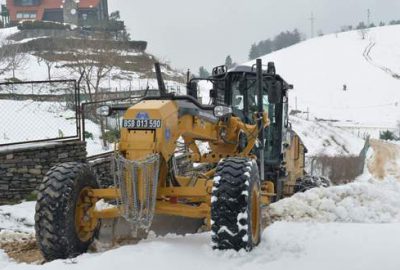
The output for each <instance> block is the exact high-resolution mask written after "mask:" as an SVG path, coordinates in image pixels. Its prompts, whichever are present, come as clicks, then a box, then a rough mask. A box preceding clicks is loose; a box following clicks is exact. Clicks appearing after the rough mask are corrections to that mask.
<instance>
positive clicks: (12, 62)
mask: <svg viewBox="0 0 400 270" xmlns="http://www.w3.org/2000/svg"><path fill="white" fill-rule="evenodd" d="M25 59H26V56H25V55H24V54H23V53H21V51H20V47H19V45H16V44H12V43H11V41H9V40H5V41H3V42H2V43H1V44H0V75H4V74H5V73H7V72H9V71H12V75H13V78H15V71H16V70H17V69H18V68H19V67H21V66H22V65H23V64H24V63H25Z"/></svg>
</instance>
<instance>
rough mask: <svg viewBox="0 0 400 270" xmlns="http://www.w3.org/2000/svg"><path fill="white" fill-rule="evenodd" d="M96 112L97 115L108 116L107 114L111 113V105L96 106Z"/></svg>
mask: <svg viewBox="0 0 400 270" xmlns="http://www.w3.org/2000/svg"><path fill="white" fill-rule="evenodd" d="M96 114H97V115H98V116H103V117H108V116H110V115H111V114H112V110H111V107H110V106H107V105H104V106H101V107H98V108H97V109H96Z"/></svg>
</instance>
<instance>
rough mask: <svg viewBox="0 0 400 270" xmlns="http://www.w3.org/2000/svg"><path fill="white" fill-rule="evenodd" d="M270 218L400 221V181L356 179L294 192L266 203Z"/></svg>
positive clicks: (359, 221)
mask: <svg viewBox="0 0 400 270" xmlns="http://www.w3.org/2000/svg"><path fill="white" fill-rule="evenodd" d="M269 214H270V215H271V219H272V220H285V221H300V222H302V221H312V222H357V223H388V222H400V184H399V182H398V181H395V180H394V179H386V180H385V181H376V180H373V179H369V180H367V181H356V182H353V183H350V184H347V185H343V186H333V187H329V188H315V189H311V190H309V191H307V192H305V193H297V194H295V195H293V196H292V197H290V198H286V199H283V200H281V201H278V202H276V203H274V204H271V205H270V207H269Z"/></svg>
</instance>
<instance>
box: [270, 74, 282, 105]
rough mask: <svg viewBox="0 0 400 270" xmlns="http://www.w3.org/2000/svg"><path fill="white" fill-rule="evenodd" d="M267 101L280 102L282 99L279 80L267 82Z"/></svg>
mask: <svg viewBox="0 0 400 270" xmlns="http://www.w3.org/2000/svg"><path fill="white" fill-rule="evenodd" d="M267 85H268V90H267V92H268V103H272V104H276V103H280V102H281V99H282V85H281V83H280V82H279V81H275V80H274V81H270V82H268V84H267Z"/></svg>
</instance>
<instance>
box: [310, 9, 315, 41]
mask: <svg viewBox="0 0 400 270" xmlns="http://www.w3.org/2000/svg"><path fill="white" fill-rule="evenodd" d="M309 20H310V23H311V38H313V37H314V23H315V17H314V13H313V12H311V17H310V18H309Z"/></svg>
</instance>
